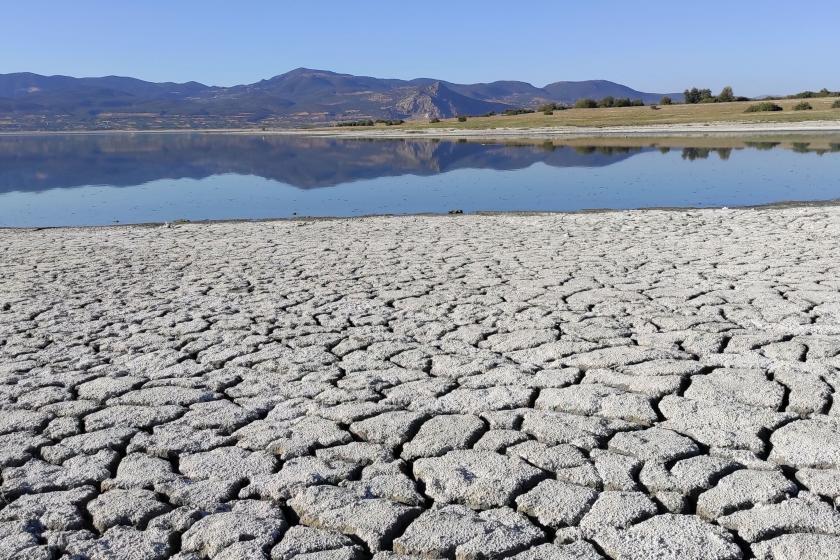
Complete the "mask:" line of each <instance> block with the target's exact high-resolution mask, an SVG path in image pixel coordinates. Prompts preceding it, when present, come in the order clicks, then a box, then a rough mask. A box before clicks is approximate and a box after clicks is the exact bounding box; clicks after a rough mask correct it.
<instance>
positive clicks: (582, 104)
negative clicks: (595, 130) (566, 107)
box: [575, 98, 598, 109]
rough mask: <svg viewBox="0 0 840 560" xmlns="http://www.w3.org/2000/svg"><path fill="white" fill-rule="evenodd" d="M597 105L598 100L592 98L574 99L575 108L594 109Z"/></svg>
mask: <svg viewBox="0 0 840 560" xmlns="http://www.w3.org/2000/svg"><path fill="white" fill-rule="evenodd" d="M597 106H598V102H596V101H595V100H594V99H588V98H587V99H578V100H577V101H575V108H576V109H594V108H596V107H597Z"/></svg>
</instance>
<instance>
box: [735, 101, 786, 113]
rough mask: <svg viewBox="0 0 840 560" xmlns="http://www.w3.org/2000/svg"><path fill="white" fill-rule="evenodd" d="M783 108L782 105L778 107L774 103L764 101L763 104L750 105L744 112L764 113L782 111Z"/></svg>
mask: <svg viewBox="0 0 840 560" xmlns="http://www.w3.org/2000/svg"><path fill="white" fill-rule="evenodd" d="M782 110H783V109H782V107H781V106H780V105H776V104H775V103H773V102H772V101H762V102H761V103H756V104H755V105H750V106H749V107H747V109H746V110H745V111H744V112H745V113H762V112H764V111H782Z"/></svg>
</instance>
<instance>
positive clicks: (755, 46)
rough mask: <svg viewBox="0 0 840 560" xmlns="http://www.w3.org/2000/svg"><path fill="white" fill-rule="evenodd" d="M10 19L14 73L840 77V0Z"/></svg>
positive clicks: (193, 2) (208, 8) (217, 8)
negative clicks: (309, 70)
mask: <svg viewBox="0 0 840 560" xmlns="http://www.w3.org/2000/svg"><path fill="white" fill-rule="evenodd" d="M798 6H802V7H798ZM0 21H2V24H0V73H7V72H20V71H29V72H36V73H39V74H66V75H72V76H99V75H108V74H117V75H124V76H126V75H127V76H135V77H138V78H142V79H145V80H153V81H188V80H196V81H200V82H203V83H207V84H212V85H233V84H237V83H248V82H254V81H257V80H259V79H262V78H267V77H271V76H274V75H277V74H281V73H283V72H286V71H288V70H291V69H293V68H296V67H299V66H305V67H309V68H321V69H327V70H335V71H338V72H347V73H351V74H364V75H371V76H377V77H394V78H416V77H434V78H440V79H444V80H449V81H455V82H479V81H493V80H499V79H514V80H524V81H528V82H531V83H533V84H535V85H537V86H542V85H545V84H546V83H549V82H553V81H557V80H584V79H595V78H604V79H609V80H613V81H617V82H621V83H625V84H627V85H629V86H631V87H634V88H636V89H640V90H644V91H652V92H671V91H682V90H683V89H685V88H686V87H688V86H693V85H696V86H705V87H710V88H712V89H714V90H719V89H720V88H721V87H722V86H724V85H727V84H731V85H732V86H734V88H735V92H736V94H741V95H762V94H775V93H790V92H794V91H800V90H803V89H819V88H821V87H828V88H832V89H840V53H838V49H837V43H838V38H840V1H838V0H809V1H808V2H804V3H798V2H790V1H789V0H785V1H783V2H782V1H776V0H766V1H755V0H727V1H720V0H701V1H696V2H690V1H675V2H674V1H672V2H667V1H657V2H653V1H650V0H622V1H613V0H600V1H597V2H592V1H587V0H575V1H573V2H563V1H554V2H551V1H542V0H534V1H528V0H524V1H520V2H511V1H510V0H507V1H504V2H500V1H496V0H481V1H476V0H469V1H467V0H446V1H439V0H424V1H421V2H402V1H399V0H389V1H386V0H332V1H328V0H274V1H270V0H252V1H249V0H238V1H225V0H138V1H121V0H68V1H64V0H50V1H46V0H25V1H17V0H0Z"/></svg>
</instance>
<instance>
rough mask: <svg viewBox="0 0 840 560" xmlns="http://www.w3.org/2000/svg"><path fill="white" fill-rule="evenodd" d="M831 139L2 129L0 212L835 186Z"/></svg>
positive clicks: (593, 201)
mask: <svg viewBox="0 0 840 560" xmlns="http://www.w3.org/2000/svg"><path fill="white" fill-rule="evenodd" d="M834 152H838V153H840V138H837V137H836V136H835V137H828V136H824V137H785V138H772V137H761V138H748V139H735V138H711V137H709V138H692V139H674V138H656V139H588V140H584V139H577V140H572V139H570V140H566V141H563V142H560V141H541V140H537V141H524V140H523V141H508V142H501V141H483V142H476V141H466V140H462V141H434V140H415V139H411V140H349V139H344V140H340V139H330V138H304V137H288V136H279V135H265V136H262V135H233V134H113V135H50V136H6V137H3V136H0V226H56V225H93V224H110V223H116V222H119V223H137V222H163V221H170V220H179V219H187V220H208V219H259V218H279V217H289V216H358V215H366V214H405V213H423V212H434V213H446V212H448V211H450V210H454V209H460V210H463V211H464V212H477V211H569V210H581V209H594V208H643V207H704V206H730V207H731V206H744V205H755V204H768V203H776V202H782V201H824V200H833V199H839V198H840V154H838V153H834ZM321 187H330V188H321Z"/></svg>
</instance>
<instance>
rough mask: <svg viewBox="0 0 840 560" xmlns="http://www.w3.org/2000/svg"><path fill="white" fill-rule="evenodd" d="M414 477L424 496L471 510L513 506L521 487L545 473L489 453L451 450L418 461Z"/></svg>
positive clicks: (543, 475)
mask: <svg viewBox="0 0 840 560" xmlns="http://www.w3.org/2000/svg"><path fill="white" fill-rule="evenodd" d="M414 475H415V476H416V477H417V478H418V479H419V480H421V481H422V482H423V483H424V484H425V485H426V493H427V494H428V495H429V496H431V497H432V498H433V499H434V500H436V501H440V502H443V503H462V504H464V505H467V506H469V507H471V508H473V509H478V510H481V509H490V508H494V507H501V506H505V505H510V504H513V499H514V497H515V496H516V495H517V494H518V493H520V492H521V491H522V489H523V488H525V487H527V486H529V485H531V484H533V483H534V482H536V481H537V480H539V479H540V478H543V477H545V474H544V473H543V472H542V471H540V470H539V469H536V468H534V467H532V466H531V465H528V464H527V463H525V462H524V461H522V460H520V459H516V458H512V457H505V456H504V455H498V454H496V453H491V452H489V451H472V450H462V451H450V452H449V453H447V454H446V455H444V456H443V457H433V458H430V459H418V460H417V461H415V463H414Z"/></svg>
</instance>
